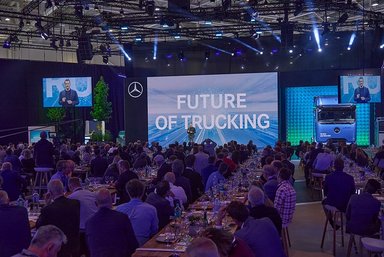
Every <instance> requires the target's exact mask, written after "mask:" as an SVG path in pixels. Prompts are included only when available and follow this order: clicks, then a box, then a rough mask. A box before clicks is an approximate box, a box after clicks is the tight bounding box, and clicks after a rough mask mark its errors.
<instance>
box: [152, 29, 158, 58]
mask: <svg viewBox="0 0 384 257" xmlns="http://www.w3.org/2000/svg"><path fill="white" fill-rule="evenodd" d="M156 59H157V35H156V37H155V40H154V41H153V60H156Z"/></svg>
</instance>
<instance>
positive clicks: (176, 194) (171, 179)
mask: <svg viewBox="0 0 384 257" xmlns="http://www.w3.org/2000/svg"><path fill="white" fill-rule="evenodd" d="M164 180H165V181H167V182H168V183H169V186H170V190H171V193H172V195H171V196H168V197H167V198H168V201H169V202H170V204H171V206H172V207H173V200H175V199H177V200H179V201H180V202H181V203H182V204H183V205H185V206H186V205H188V198H187V194H186V193H185V191H184V189H183V188H182V187H179V186H175V185H174V183H175V181H176V177H175V174H174V173H173V172H167V173H166V174H165V175H164Z"/></svg>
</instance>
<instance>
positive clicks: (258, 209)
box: [248, 186, 282, 235]
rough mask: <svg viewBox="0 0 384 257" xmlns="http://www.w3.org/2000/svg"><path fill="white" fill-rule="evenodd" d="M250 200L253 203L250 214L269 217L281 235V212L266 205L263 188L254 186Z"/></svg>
mask: <svg viewBox="0 0 384 257" xmlns="http://www.w3.org/2000/svg"><path fill="white" fill-rule="evenodd" d="M248 201H249V204H250V205H251V209H250V216H251V217H253V218H255V219H260V218H265V217H266V218H269V219H270V220H271V221H272V222H273V224H274V225H275V227H276V229H277V232H279V235H281V229H282V221H281V217H280V215H279V212H278V211H277V210H276V209H275V208H273V207H268V206H266V205H265V203H264V201H265V196H264V192H263V190H261V189H260V188H258V187H255V186H254V187H252V188H251V189H250V190H249V192H248Z"/></svg>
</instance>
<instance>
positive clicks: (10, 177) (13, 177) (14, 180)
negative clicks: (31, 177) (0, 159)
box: [0, 162, 25, 202]
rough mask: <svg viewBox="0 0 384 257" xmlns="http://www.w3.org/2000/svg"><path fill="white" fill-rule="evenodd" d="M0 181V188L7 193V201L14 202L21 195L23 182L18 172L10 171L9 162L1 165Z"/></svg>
mask: <svg viewBox="0 0 384 257" xmlns="http://www.w3.org/2000/svg"><path fill="white" fill-rule="evenodd" d="M0 181H2V185H1V186H2V188H3V189H4V190H5V191H6V192H7V193H8V196H9V200H10V201H11V202H13V201H16V200H17V198H18V197H19V196H20V195H21V189H22V187H23V185H24V184H25V181H24V179H23V178H22V177H21V176H20V174H19V172H16V171H14V170H13V169H12V164H11V163H10V162H4V163H3V165H2V167H1V171H0Z"/></svg>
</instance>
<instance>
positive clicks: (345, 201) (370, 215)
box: [323, 157, 381, 236]
mask: <svg viewBox="0 0 384 257" xmlns="http://www.w3.org/2000/svg"><path fill="white" fill-rule="evenodd" d="M343 169H344V160H343V159H342V158H340V157H339V158H336V159H335V161H334V171H333V172H331V173H330V174H329V175H327V176H326V177H325V180H324V195H325V196H326V198H325V199H324V200H323V205H324V206H326V205H330V206H333V207H336V208H337V209H338V210H339V211H341V212H343V213H345V215H346V219H347V221H346V231H347V232H348V233H353V234H356V235H360V236H372V235H375V234H376V233H378V232H379V231H380V221H379V212H380V207H381V203H380V201H379V200H378V199H376V198H375V197H373V196H372V194H375V193H380V191H381V184H380V182H378V181H377V180H375V179H369V180H368V181H367V183H366V185H365V187H364V190H363V192H362V193H360V194H359V195H357V194H356V186H355V181H354V178H353V177H352V176H351V175H349V174H347V173H345V172H343ZM324 211H325V213H326V215H327V218H328V219H329V221H330V224H331V225H332V226H336V228H338V225H337V224H333V220H332V215H331V213H330V212H329V211H327V209H326V208H324Z"/></svg>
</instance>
